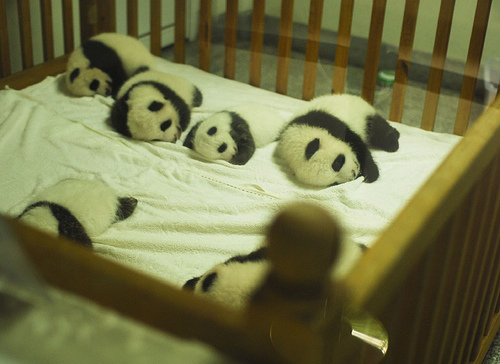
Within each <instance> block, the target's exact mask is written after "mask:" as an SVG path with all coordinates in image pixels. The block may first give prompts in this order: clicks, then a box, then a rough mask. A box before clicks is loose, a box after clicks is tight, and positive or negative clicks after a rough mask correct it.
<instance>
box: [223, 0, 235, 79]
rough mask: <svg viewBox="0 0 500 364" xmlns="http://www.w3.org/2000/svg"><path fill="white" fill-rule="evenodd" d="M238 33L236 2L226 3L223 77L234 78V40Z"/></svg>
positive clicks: (231, 0) (232, 0) (229, 1)
mask: <svg viewBox="0 0 500 364" xmlns="http://www.w3.org/2000/svg"><path fill="white" fill-rule="evenodd" d="M237 32H238V0H227V1H226V28H225V37H224V46H225V48H224V77H226V78H229V79H232V80H234V78H235V77H236V40H237Z"/></svg>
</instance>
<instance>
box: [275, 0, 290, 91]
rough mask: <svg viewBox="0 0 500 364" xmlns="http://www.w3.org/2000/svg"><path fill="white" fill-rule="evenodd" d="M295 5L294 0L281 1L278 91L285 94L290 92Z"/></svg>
mask: <svg viewBox="0 0 500 364" xmlns="http://www.w3.org/2000/svg"><path fill="white" fill-rule="evenodd" d="M293 5H294V4H293V0H282V1H281V16H280V33H279V41H278V70H277V76H276V92H277V93H280V94H283V95H286V94H287V93H288V73H289V70H290V54H291V50H292V35H293Z"/></svg>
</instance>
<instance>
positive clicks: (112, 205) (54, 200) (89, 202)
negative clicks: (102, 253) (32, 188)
mask: <svg viewBox="0 0 500 364" xmlns="http://www.w3.org/2000/svg"><path fill="white" fill-rule="evenodd" d="M136 206H137V200H136V199H135V198H133V197H118V196H117V195H116V193H115V192H114V191H113V190H112V189H111V188H110V187H109V186H108V185H106V184H104V183H103V182H100V181H90V180H77V179H67V180H63V181H61V182H59V183H57V184H56V185H54V186H51V187H49V188H47V189H45V190H44V191H42V192H41V193H40V194H39V195H38V196H37V197H36V198H35V199H34V200H33V201H32V203H31V204H30V205H29V206H28V207H26V208H25V209H24V211H23V212H22V213H21V214H20V215H19V216H18V217H17V218H18V219H19V220H21V221H23V222H25V223H27V224H29V225H32V226H33V227H35V228H38V229H40V230H43V231H45V232H47V233H51V234H54V235H61V236H63V237H65V238H67V239H70V240H73V241H75V242H77V243H79V244H81V245H83V246H86V247H89V248H90V247H92V240H91V237H92V236H96V235H98V234H101V233H103V232H104V231H105V230H106V229H108V228H109V227H110V226H111V224H113V223H114V222H117V221H121V220H125V219H126V218H128V217H129V216H130V215H132V213H133V212H134V210H135V208H136Z"/></svg>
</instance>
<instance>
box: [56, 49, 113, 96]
mask: <svg viewBox="0 0 500 364" xmlns="http://www.w3.org/2000/svg"><path fill="white" fill-rule="evenodd" d="M67 69H68V71H67V72H66V87H67V88H68V90H69V91H70V92H71V93H72V94H73V95H76V96H94V95H102V96H109V95H111V92H112V86H113V80H112V79H111V77H110V76H109V75H108V74H107V73H106V72H104V71H102V70H101V69H100V68H96V67H90V61H89V60H88V59H87V58H86V57H85V55H84V54H83V49H82V47H79V48H77V49H75V51H74V52H73V53H72V54H71V56H70V58H69V60H68V66H67Z"/></svg>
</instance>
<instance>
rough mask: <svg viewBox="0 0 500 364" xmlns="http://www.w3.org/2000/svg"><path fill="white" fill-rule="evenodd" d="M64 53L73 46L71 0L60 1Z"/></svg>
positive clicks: (70, 50) (68, 51) (69, 50)
mask: <svg viewBox="0 0 500 364" xmlns="http://www.w3.org/2000/svg"><path fill="white" fill-rule="evenodd" d="M62 11H63V32H64V53H70V52H72V51H73V49H74V48H75V35H74V26H73V1H72V0H63V1H62Z"/></svg>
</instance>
